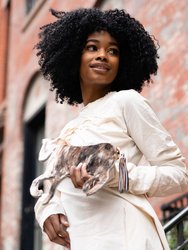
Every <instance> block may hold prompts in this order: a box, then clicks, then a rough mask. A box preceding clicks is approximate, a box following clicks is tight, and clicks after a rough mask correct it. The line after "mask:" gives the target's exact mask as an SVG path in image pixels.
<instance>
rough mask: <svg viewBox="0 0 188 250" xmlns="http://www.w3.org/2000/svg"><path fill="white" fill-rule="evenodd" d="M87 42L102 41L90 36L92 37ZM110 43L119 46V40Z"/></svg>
mask: <svg viewBox="0 0 188 250" xmlns="http://www.w3.org/2000/svg"><path fill="white" fill-rule="evenodd" d="M86 42H87V43H89V42H95V43H100V41H99V40H97V39H94V38H90V39H88V40H87V41H86ZM109 45H115V46H117V47H118V43H117V42H109Z"/></svg>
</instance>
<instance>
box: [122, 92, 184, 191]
mask: <svg viewBox="0 0 188 250" xmlns="http://www.w3.org/2000/svg"><path fill="white" fill-rule="evenodd" d="M122 108H123V114H124V120H125V123H126V125H127V129H128V133H129V136H130V137H131V138H132V139H133V141H134V143H135V144H136V146H137V147H138V148H139V150H140V151H141V152H142V153H143V155H144V156H145V158H146V159H147V161H148V162H149V164H150V166H136V165H134V164H132V163H130V162H128V169H129V191H130V192H131V193H133V194H147V195H148V196H166V195H170V194H174V193H180V192H183V191H185V190H186V189H187V188H188V170H187V168H186V166H185V159H184V157H183V156H182V154H181V152H180V150H179V148H178V147H177V145H176V144H175V143H174V141H173V140H172V138H171V136H170V135H169V133H168V132H167V131H166V130H165V129H164V127H163V126H162V125H161V123H160V122H159V119H158V118H157V116H156V114H155V113H154V111H153V110H152V108H151V106H150V104H149V103H148V101H147V100H146V99H145V98H144V97H142V96H141V95H140V94H139V93H137V92H132V94H130V93H129V96H128V97H127V98H126V103H124V105H123V107H122Z"/></svg>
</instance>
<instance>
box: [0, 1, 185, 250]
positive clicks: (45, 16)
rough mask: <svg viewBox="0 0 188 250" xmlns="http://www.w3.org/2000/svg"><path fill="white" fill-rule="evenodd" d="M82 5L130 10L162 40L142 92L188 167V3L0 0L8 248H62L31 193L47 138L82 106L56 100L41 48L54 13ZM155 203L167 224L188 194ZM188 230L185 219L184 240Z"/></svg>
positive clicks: (0, 244) (0, 219)
mask: <svg viewBox="0 0 188 250" xmlns="http://www.w3.org/2000/svg"><path fill="white" fill-rule="evenodd" d="M80 7H85V8H88V7H97V8H100V9H111V8H124V9H126V10H127V11H128V12H129V13H130V14H131V15H133V16H134V17H136V19H138V20H139V21H141V23H142V24H143V25H144V26H145V28H146V30H148V31H149V32H150V34H152V35H154V36H155V38H156V39H157V40H158V42H159V44H160V49H159V56H160V60H159V72H158V75H157V76H155V77H153V82H154V84H152V85H151V86H150V87H148V88H147V87H145V88H144V90H143V92H142V94H143V95H144V96H146V97H147V98H148V99H149V101H150V103H151V104H152V106H153V108H154V110H155V112H156V113H157V115H158V117H159V119H160V121H161V122H162V124H163V125H164V126H165V128H166V129H167V130H168V131H169V132H170V134H171V135H172V137H173V139H174V141H175V142H176V143H177V145H178V146H179V147H180V149H181V151H182V153H183V154H184V156H185V158H186V162H187V163H188V158H187V155H188V0H165V1H164V0H98V1H95V0H87V1H86V0H0V228H1V238H0V249H1V250H48V249H50V250H53V249H54V250H55V249H61V247H59V246H55V245H52V244H50V243H49V241H48V239H47V238H46V237H45V236H42V234H41V232H40V229H39V227H38V225H37V223H36V222H35V220H34V213H33V206H34V202H35V200H34V199H33V198H32V197H31V196H30V194H29V187H30V184H31V181H32V180H33V179H34V177H35V176H36V175H39V174H40V173H41V172H42V171H43V167H42V166H41V164H40V163H39V162H38V161H37V158H38V152H39V149H40V146H41V139H42V138H44V137H50V138H52V137H56V136H58V135H59V132H60V131H61V129H62V128H63V126H64V125H65V124H66V123H67V122H68V121H69V120H70V119H72V118H73V117H75V116H76V115H77V114H78V112H79V107H69V106H67V105H66V104H63V105H62V104H57V103H56V102H55V96H54V93H52V92H50V91H49V88H50V86H49V83H48V82H46V81H45V80H44V79H43V78H42V76H41V73H40V71H39V66H38V62H37V57H36V55H35V53H36V51H35V50H34V49H33V47H34V45H35V44H36V43H37V41H38V32H39V28H40V27H41V26H43V25H45V24H47V23H49V22H51V21H54V20H55V19H54V17H52V16H51V15H50V13H49V9H50V8H54V9H57V10H63V11H70V10H73V9H76V8H80ZM63 63H66V62H63ZM187 191H188V190H187ZM151 203H152V205H153V207H154V209H155V211H156V213H157V215H158V216H159V218H160V220H161V222H162V223H163V224H165V223H167V222H168V221H169V220H170V219H172V218H173V217H174V216H175V215H176V214H178V213H179V212H181V211H182V210H184V209H185V208H187V207H188V192H187V193H184V194H179V195H173V196H169V197H165V198H152V199H151ZM181 227H182V226H181ZM187 231H188V225H187V217H186V216H184V224H183V229H181V232H182V233H181V237H183V239H184V240H186V239H188V233H187ZM174 235H175V233H172V234H171V236H169V241H170V244H171V249H175V248H174V247H175V245H177V241H178V240H177V237H176V236H174ZM174 242H175V243H174ZM181 249H187V248H186V247H184V248H181ZM88 250H89V249H88ZM117 250H118V249H117ZM141 250H142V249H141Z"/></svg>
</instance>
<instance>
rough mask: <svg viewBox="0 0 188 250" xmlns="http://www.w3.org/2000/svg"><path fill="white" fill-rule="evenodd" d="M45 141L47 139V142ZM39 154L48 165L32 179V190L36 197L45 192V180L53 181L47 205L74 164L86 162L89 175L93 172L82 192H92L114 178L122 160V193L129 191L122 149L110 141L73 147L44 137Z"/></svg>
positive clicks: (120, 185)
mask: <svg viewBox="0 0 188 250" xmlns="http://www.w3.org/2000/svg"><path fill="white" fill-rule="evenodd" d="M45 140H46V141H45ZM45 140H44V142H43V146H42V148H41V151H40V154H39V160H40V161H46V160H48V162H47V168H46V171H45V172H44V174H42V175H40V176H38V177H37V178H36V179H34V180H33V182H32V184H31V187H30V193H31V195H32V196H34V197H39V196H41V195H42V193H43V190H42V189H39V187H40V186H41V184H43V182H44V181H45V180H51V187H50V189H49V194H48V197H47V200H46V201H45V203H44V204H47V203H48V202H49V201H50V199H51V198H52V197H53V195H54V192H55V189H56V187H57V186H58V184H59V183H60V182H61V181H62V180H63V179H64V178H66V177H67V176H69V170H70V167H71V166H75V167H76V166H78V164H79V163H80V162H81V163H85V164H86V169H87V172H88V174H90V175H91V178H89V179H88V180H87V181H86V182H85V183H84V184H83V187H82V189H83V191H84V192H85V193H86V195H92V194H94V193H95V192H97V191H98V190H99V189H101V188H102V187H103V186H104V185H105V184H106V183H107V182H109V181H110V180H111V179H112V178H113V173H112V172H113V171H112V170H114V167H115V162H117V161H118V163H119V187H118V188H119V192H121V193H122V192H127V191H128V172H127V167H126V159H125V157H124V155H123V154H120V150H119V149H118V148H117V147H114V146H113V145H112V144H110V143H100V144H96V145H90V146H80V147H79V146H70V145H67V144H66V143H64V141H63V140H61V139H56V140H54V141H53V142H52V140H48V139H45Z"/></svg>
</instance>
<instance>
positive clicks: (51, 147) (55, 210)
mask: <svg viewBox="0 0 188 250" xmlns="http://www.w3.org/2000/svg"><path fill="white" fill-rule="evenodd" d="M57 140H58V138H56V139H53V140H51V139H43V141H42V147H41V150H40V152H39V161H46V160H47V164H46V170H45V173H44V174H43V176H45V175H46V176H50V173H51V170H52V167H53V164H54V161H55V159H56V157H57V156H56V148H57V143H56V142H57ZM39 177H40V176H39ZM50 186H51V181H50V179H49V180H48V181H47V180H46V182H45V192H44V193H43V194H42V195H41V197H40V198H39V199H38V201H37V202H36V204H35V207H34V210H35V216H36V220H37V221H38V223H39V225H40V227H41V228H42V230H43V224H44V222H45V220H46V219H47V218H48V217H49V216H50V215H52V214H65V211H64V209H63V204H62V203H61V192H60V191H59V190H57V189H56V191H55V193H54V196H53V197H52V198H51V199H50V201H49V202H48V203H47V204H44V203H45V202H46V200H47V199H48V195H49V194H48V191H49V188H50ZM36 188H38V187H35V186H34V187H33V189H32V190H34V193H37V191H38V189H37V191H36V190H35V189H36Z"/></svg>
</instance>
